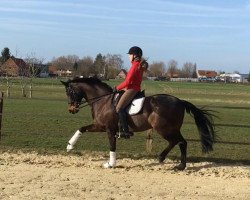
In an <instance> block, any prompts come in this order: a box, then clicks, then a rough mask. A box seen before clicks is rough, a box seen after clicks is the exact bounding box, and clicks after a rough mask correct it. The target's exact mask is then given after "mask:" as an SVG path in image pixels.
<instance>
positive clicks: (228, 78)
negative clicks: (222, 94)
mask: <svg viewBox="0 0 250 200" xmlns="http://www.w3.org/2000/svg"><path fill="white" fill-rule="evenodd" d="M220 79H221V80H222V81H225V82H231V83H240V82H243V79H242V76H241V75H240V74H236V73H234V74H230V73H229V74H221V75H220Z"/></svg>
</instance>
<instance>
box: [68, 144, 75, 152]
mask: <svg viewBox="0 0 250 200" xmlns="http://www.w3.org/2000/svg"><path fill="white" fill-rule="evenodd" d="M72 149H74V146H73V145H71V144H68V145H67V152H70V151H71V150H72Z"/></svg>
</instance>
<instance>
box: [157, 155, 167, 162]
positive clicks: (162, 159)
mask: <svg viewBox="0 0 250 200" xmlns="http://www.w3.org/2000/svg"><path fill="white" fill-rule="evenodd" d="M165 159H166V158H164V157H161V156H159V158H158V161H159V163H163V162H164V160H165Z"/></svg>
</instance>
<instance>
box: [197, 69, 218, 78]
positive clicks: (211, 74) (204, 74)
mask: <svg viewBox="0 0 250 200" xmlns="http://www.w3.org/2000/svg"><path fill="white" fill-rule="evenodd" d="M216 76H217V72H216V71H210V70H197V78H215V77H216Z"/></svg>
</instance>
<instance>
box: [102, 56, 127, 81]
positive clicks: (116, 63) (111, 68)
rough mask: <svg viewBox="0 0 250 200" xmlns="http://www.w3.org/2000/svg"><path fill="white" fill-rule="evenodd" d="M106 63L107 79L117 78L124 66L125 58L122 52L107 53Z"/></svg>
mask: <svg viewBox="0 0 250 200" xmlns="http://www.w3.org/2000/svg"><path fill="white" fill-rule="evenodd" d="M105 63H106V69H105V74H104V77H105V79H110V78H115V77H116V75H117V74H118V72H119V71H120V70H121V69H122V67H123V60H122V56H121V55H120V54H113V55H112V54H107V55H106V56H105Z"/></svg>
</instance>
